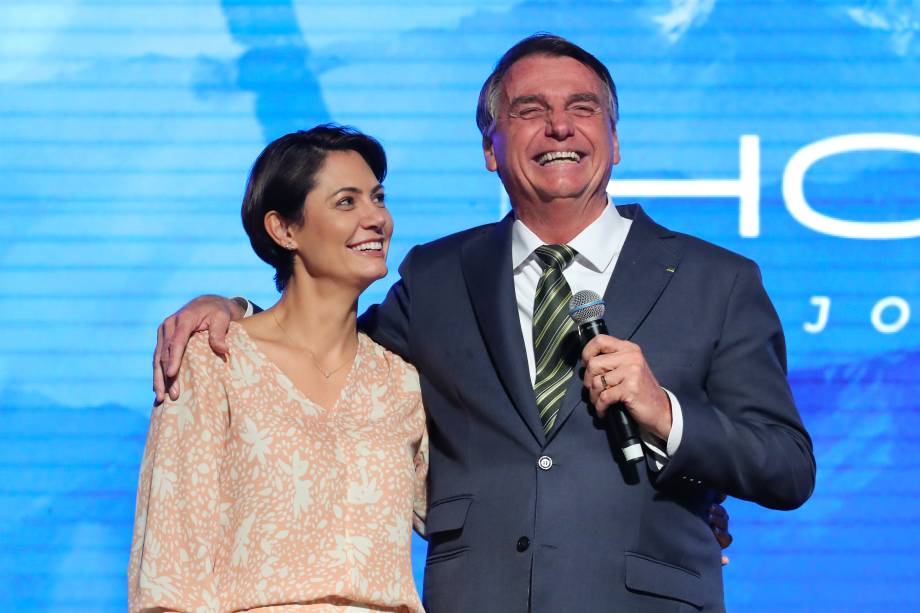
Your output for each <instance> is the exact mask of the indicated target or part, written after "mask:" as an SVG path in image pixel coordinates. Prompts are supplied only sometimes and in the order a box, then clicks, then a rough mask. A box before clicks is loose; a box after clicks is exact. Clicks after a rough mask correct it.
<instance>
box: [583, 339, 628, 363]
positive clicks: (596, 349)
mask: <svg viewBox="0 0 920 613" xmlns="http://www.w3.org/2000/svg"><path fill="white" fill-rule="evenodd" d="M635 347H636V345H634V344H633V343H630V342H629V341H624V340H620V339H618V338H616V337H613V336H609V335H607V334H598V335H597V336H595V337H594V338H592V339H591V340H590V341H588V343H587V344H586V345H585V348H584V349H583V350H582V352H581V359H582V361H583V362H584V363H585V364H587V363H588V362H589V361H590V360H591V358H593V357H594V356H596V355H601V354H602V353H616V352H618V351H628V350H631V349H633V348H635Z"/></svg>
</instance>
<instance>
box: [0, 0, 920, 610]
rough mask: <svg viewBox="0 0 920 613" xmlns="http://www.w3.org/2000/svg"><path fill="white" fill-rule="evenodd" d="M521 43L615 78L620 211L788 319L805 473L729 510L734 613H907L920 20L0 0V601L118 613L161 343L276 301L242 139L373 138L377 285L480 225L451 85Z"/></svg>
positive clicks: (915, 16) (913, 470)
mask: <svg viewBox="0 0 920 613" xmlns="http://www.w3.org/2000/svg"><path fill="white" fill-rule="evenodd" d="M538 30H549V31H553V32H555V33H558V34H561V35H563V36H566V37H569V38H571V39H573V40H574V41H576V42H578V43H580V44H581V45H583V46H585V47H586V48H588V49H589V50H591V51H593V52H594V53H596V54H597V55H598V56H599V57H600V58H601V59H602V60H603V61H604V62H605V63H606V64H607V65H608V66H609V67H610V69H611V72H612V73H613V75H614V78H615V80H616V81H617V83H618V86H619V89H620V102H621V114H622V120H621V123H620V125H619V135H620V144H621V148H622V153H623V163H622V164H621V165H620V166H618V167H617V168H616V169H615V173H614V181H613V182H612V184H611V191H612V192H613V193H614V197H615V199H616V201H618V202H627V201H631V200H634V199H638V200H641V201H642V202H643V204H644V206H645V207H646V210H647V211H648V212H649V213H650V214H651V215H652V216H653V217H655V218H656V219H657V220H658V221H660V222H662V223H664V224H666V225H669V226H671V227H672V228H675V229H677V230H681V231H685V232H689V233H693V234H696V235H699V236H702V237H703V238H706V239H708V240H711V241H714V242H716V243H718V244H720V245H723V246H725V247H728V248H730V249H733V250H736V251H739V252H741V253H743V254H745V255H747V256H750V257H752V258H754V259H755V260H757V261H758V262H759V263H760V264H761V266H762V268H763V274H764V279H765V283H766V285H767V288H768V290H769V292H770V294H771V296H772V298H773V300H774V302H775V304H776V306H777V309H778V310H779V313H780V316H781V318H782V320H783V323H784V325H785V329H786V334H787V340H788V344H789V356H790V369H791V373H790V377H791V380H792V383H793V387H794V390H795V394H796V397H797V399H798V403H799V407H800V409H801V412H802V414H803V418H804V420H805V423H806V425H807V427H808V428H809V430H810V431H811V433H812V434H813V435H814V439H815V455H816V456H817V462H818V485H817V489H816V491H815V494H814V497H813V498H812V500H811V501H810V502H809V503H807V504H806V505H805V507H803V508H802V509H800V510H798V511H795V512H791V513H780V512H776V511H767V510H765V509H761V508H758V507H755V506H753V505H750V504H747V503H742V502H739V501H733V500H730V501H728V502H727V503H726V506H727V507H728V509H729V512H730V513H731V514H732V531H733V533H734V534H735V536H736V542H735V545H733V546H732V548H731V550H730V551H729V553H730V554H731V557H732V563H731V565H730V566H729V567H728V568H727V569H726V570H725V579H726V595H727V599H728V605H729V608H730V609H731V610H734V611H840V610H854V611H869V610H880V611H882V610H897V611H908V610H920V553H918V550H920V530H918V527H920V525H918V524H920V400H918V398H920V375H918V369H920V312H918V311H920V265H918V262H920V238H918V237H920V227H918V225H920V220H918V218H920V155H918V153H920V145H918V142H920V138H918V136H917V135H920V4H918V2H917V1H916V0H913V1H911V0H903V1H902V0H879V1H875V0H852V1H850V2H847V1H837V0H823V1H821V0H818V1H814V2H791V1H790V2H782V1H765V0H760V1H755V0H749V1H734V2H732V1H728V0H670V1H666V0H661V1H659V0H646V1H639V2H625V1H614V0H600V1H587V0H585V1H578V0H569V1H563V0H556V1H541V2H536V1H529V0H528V1H523V2H520V1H511V0H492V1H489V2H486V1H485V0H470V1H467V2H459V1H446V0H437V1H434V2H427V1H426V2H423V1H421V0H402V1H401V2H390V1H383V0H339V1H337V2H335V3H323V2H318V1H306V2H297V3H293V2H288V1H282V0H275V1H271V2H257V1H254V0H223V1H221V0H189V1H187V2H181V1H178V0H162V1H153V0H151V1H146V2H134V1H130V0H31V1H28V2H26V1H22V2H16V1H13V2H9V1H6V2H3V3H2V4H0V205H2V209H0V219H2V224H0V236H2V241H0V314H2V317H0V608H2V609H3V610H17V611H52V610H74V609H80V610H93V611H108V610H113V611H114V610H123V609H124V601H125V598H126V579H125V568H126V565H127V559H128V550H129V544H130V538H131V524H132V519H133V512H134V496H135V487H136V479H137V472H138V465H139V462H140V456H141V452H142V449H143V444H144V436H145V433H146V424H147V420H148V416H149V411H150V404H151V400H152V395H151V392H150V358H151V352H152V348H153V344H154V339H155V329H156V325H157V324H158V322H159V321H160V320H162V318H163V317H164V316H165V315H167V314H168V313H170V312H172V311H173V310H175V309H176V308H178V307H179V306H180V305H181V304H182V303H183V302H185V301H186V300H187V299H188V298H190V297H191V296H194V295H197V294H200V293H206V292H207V293H210V292H215V293H223V294H243V295H246V296H249V297H251V298H253V299H255V300H256V301H257V302H259V303H261V304H265V305H268V304H271V303H272V302H274V300H275V298H276V294H275V292H274V288H273V284H272V279H271V277H272V274H271V271H270V269H269V268H268V267H267V266H265V265H264V264H262V263H261V262H260V261H259V260H258V259H257V258H256V257H255V256H254V255H253V253H252V251H251V249H250V247H249V245H248V242H247V240H246V237H245V234H244V233H243V231H242V228H241V226H240V222H239V215H238V211H239V202H240V199H241V196H242V191H243V186H244V182H245V178H246V174H247V172H248V169H249V166H250V164H251V163H252V161H253V160H254V159H255V156H256V155H257V154H258V152H259V151H260V150H261V148H262V147H263V146H264V145H265V144H266V143H267V142H268V141H269V140H270V139H272V138H274V137H276V136H279V135H281V134H283V133H286V132H289V131H292V130H295V129H300V128H304V127H309V126H312V125H313V124H316V123H318V122H324V121H329V120H334V121H337V122H341V123H346V124H353V125H355V126H357V127H359V128H361V129H362V130H365V131H367V132H369V133H371V134H373V135H375V136H377V137H379V138H380V139H381V141H382V142H383V144H384V145H385V147H386V149H387V152H388V154H389V158H390V162H391V165H390V175H389V177H388V179H387V197H388V202H390V203H391V204H390V206H391V209H392V211H393V215H394V217H395V220H396V237H395V243H394V246H393V249H392V251H391V256H390V263H391V271H393V272H394V274H395V270H396V265H397V264H398V263H399V261H400V260H401V259H402V257H403V255H404V254H405V253H406V251H407V250H408V249H409V247H410V246H412V245H413V244H416V243H418V242H421V241H427V240H430V239H433V238H435V237H438V236H440V235H443V234H446V233H448V232H452V231H455V230H459V229H462V228H465V227H468V226H472V225H476V224H481V223H486V222H489V221H493V220H495V219H497V218H498V217H499V215H501V214H502V213H503V212H504V211H505V210H506V207H507V202H506V199H505V198H503V194H502V191H501V189H500V184H499V183H498V181H497V179H496V177H495V176H494V175H490V174H489V173H487V172H486V171H485V170H484V168H483V163H482V156H481V151H480V139H479V134H478V132H477V130H476V128H475V124H474V120H473V117H474V108H475V103H476V96H477V93H478V90H479V87H480V85H481V83H482V81H483V79H484V78H485V76H486V75H487V74H488V72H489V70H490V69H491V67H492V65H493V63H494V62H495V61H496V60H497V58H498V57H499V56H500V55H501V53H502V52H503V51H504V50H505V49H506V48H507V47H509V46H510V45H511V44H513V43H514V42H515V41H516V40H518V39H519V38H521V37H523V36H525V35H527V34H530V33H532V32H534V31H538ZM911 135H913V136H911ZM838 137H843V138H842V139H841V138H838ZM828 139H834V140H828ZM803 175H804V178H803ZM393 280H394V277H393V275H391V276H390V277H389V278H388V279H386V280H384V281H381V282H380V283H378V284H376V285H375V286H374V287H373V288H372V289H371V290H369V291H368V292H367V293H366V295H365V296H364V297H363V305H365V306H366V305H367V304H370V302H371V301H376V300H379V299H380V298H381V297H382V296H383V294H384V292H385V290H386V288H387V287H388V286H389V284H390V283H391V282H392V281H393ZM416 545H417V547H416V553H417V554H418V556H417V559H416V568H417V569H419V570H420V568H421V566H422V564H423V555H422V554H423V551H424V549H423V544H422V543H421V542H417V543H416ZM419 584H420V582H419Z"/></svg>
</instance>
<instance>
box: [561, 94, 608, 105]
mask: <svg viewBox="0 0 920 613" xmlns="http://www.w3.org/2000/svg"><path fill="white" fill-rule="evenodd" d="M568 102H569V104H572V103H573V102H594V103H597V104H600V103H601V100H600V98H598V97H597V94H593V93H591V92H584V93H581V94H573V95H571V96H569V100H568Z"/></svg>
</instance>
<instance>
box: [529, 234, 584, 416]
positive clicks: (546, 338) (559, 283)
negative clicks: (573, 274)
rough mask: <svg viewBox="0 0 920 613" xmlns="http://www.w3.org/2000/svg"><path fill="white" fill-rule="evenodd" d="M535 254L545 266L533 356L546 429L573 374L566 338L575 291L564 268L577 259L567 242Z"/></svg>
mask: <svg viewBox="0 0 920 613" xmlns="http://www.w3.org/2000/svg"><path fill="white" fill-rule="evenodd" d="M534 254H535V255H536V256H537V259H538V260H539V261H540V264H541V265H542V266H543V274H542V275H541V276H540V281H539V282H538V283H537V295H536V298H535V300H534V305H533V355H534V361H535V363H536V371H537V376H536V379H535V383H534V387H533V389H534V393H535V394H536V396H537V408H539V409H540V421H541V422H542V423H543V431H544V432H546V433H548V432H549V431H550V430H552V429H553V425H554V424H555V423H556V416H558V415H559V405H560V404H561V403H562V397H563V396H565V392H566V387H567V385H566V384H567V383H568V381H569V378H570V377H571V376H572V368H573V363H572V362H570V361H567V360H565V353H566V352H565V349H566V341H567V340H569V339H570V334H569V333H570V332H571V331H572V330H573V329H574V327H575V325H574V324H573V323H572V318H571V317H569V308H568V307H569V300H570V299H571V298H572V290H571V289H569V284H568V283H567V282H566V280H565V277H564V276H562V271H563V270H565V269H566V267H567V266H568V265H569V264H571V263H572V262H573V261H574V260H575V250H574V249H572V248H571V247H569V246H568V245H543V246H542V247H537V249H536V251H534Z"/></svg>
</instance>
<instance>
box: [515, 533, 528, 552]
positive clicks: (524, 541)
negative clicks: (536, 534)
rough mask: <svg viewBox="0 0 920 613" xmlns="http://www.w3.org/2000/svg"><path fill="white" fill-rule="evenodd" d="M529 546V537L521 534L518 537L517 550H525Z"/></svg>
mask: <svg viewBox="0 0 920 613" xmlns="http://www.w3.org/2000/svg"><path fill="white" fill-rule="evenodd" d="M528 547H530V539H529V538H527V537H526V536H522V537H521V538H519V539H518V542H517V550H518V551H527V548H528Z"/></svg>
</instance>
